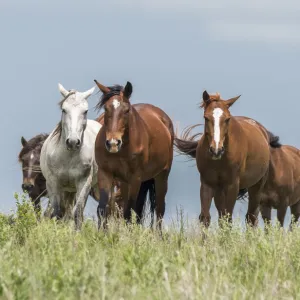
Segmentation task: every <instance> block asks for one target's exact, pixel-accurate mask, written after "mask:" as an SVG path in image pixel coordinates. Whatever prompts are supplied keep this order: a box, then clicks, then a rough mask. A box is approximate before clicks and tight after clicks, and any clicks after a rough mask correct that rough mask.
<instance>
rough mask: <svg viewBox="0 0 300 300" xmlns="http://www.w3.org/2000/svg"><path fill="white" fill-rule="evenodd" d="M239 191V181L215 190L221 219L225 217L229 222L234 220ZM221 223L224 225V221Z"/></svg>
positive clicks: (216, 203)
mask: <svg viewBox="0 0 300 300" xmlns="http://www.w3.org/2000/svg"><path fill="white" fill-rule="evenodd" d="M238 193H239V184H238V183H234V184H231V185H229V186H225V187H222V188H218V189H216V190H215V195H214V199H215V205H216V207H217V210H218V212H219V221H221V220H222V219H223V218H224V217H225V218H226V219H227V221H228V222H229V223H231V222H232V214H233V209H234V205H235V202H236V199H237V196H238ZM220 225H221V226H222V223H220Z"/></svg>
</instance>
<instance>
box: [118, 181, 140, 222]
mask: <svg viewBox="0 0 300 300" xmlns="http://www.w3.org/2000/svg"><path fill="white" fill-rule="evenodd" d="M133 177H134V178H135V179H134V180H131V181H130V184H125V183H124V184H122V185H121V193H122V199H123V203H124V207H123V211H124V218H125V220H126V221H127V222H128V221H130V220H131V210H132V209H133V210H134V211H135V212H136V200H137V197H138V194H139V191H140V187H141V183H142V182H141V180H140V179H137V178H136V176H133ZM123 196H124V198H123Z"/></svg>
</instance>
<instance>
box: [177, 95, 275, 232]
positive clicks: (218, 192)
mask: <svg viewBox="0 0 300 300" xmlns="http://www.w3.org/2000/svg"><path fill="white" fill-rule="evenodd" d="M239 97H240V96H237V97H234V98H231V99H228V100H223V99H221V97H220V94H216V95H210V94H208V93H207V91H204V92H203V102H202V104H201V107H202V108H204V119H205V124H204V134H203V135H202V136H201V138H200V139H199V141H195V140H193V139H189V138H188V137H187V136H185V137H183V138H181V139H180V138H177V137H176V138H175V146H176V147H177V149H178V151H179V152H180V153H183V154H186V155H189V156H191V157H193V158H196V161H197V168H198V170H199V173H200V180H201V187H200V201H201V214H200V216H199V219H200V221H201V222H203V223H204V224H205V225H206V226H209V224H210V213H209V209H210V206H211V201H212V198H213V197H214V201H215V205H216V208H217V210H218V213H219V218H222V217H223V216H225V215H228V219H229V221H230V222H231V220H232V213H233V209H234V205H235V202H236V199H237V196H238V194H239V192H240V191H241V190H245V189H246V188H247V189H248V193H249V202H248V211H247V214H246V220H247V222H248V223H249V224H251V225H254V226H256V225H257V222H258V221H257V216H258V213H259V204H260V199H261V192H262V189H263V186H264V184H265V182H266V180H267V176H268V170H269V163H270V147H271V148H277V147H279V143H278V139H279V138H278V137H275V136H274V135H273V134H272V133H271V132H269V131H268V130H267V129H265V128H264V127H263V126H262V125H261V124H260V123H258V122H256V121H255V120H253V119H250V118H247V117H234V116H232V115H231V114H230V111H229V108H230V107H231V106H232V105H233V104H234V103H235V102H236V101H237V100H238V99H239Z"/></svg>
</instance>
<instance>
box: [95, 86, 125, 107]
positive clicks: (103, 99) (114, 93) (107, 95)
mask: <svg viewBox="0 0 300 300" xmlns="http://www.w3.org/2000/svg"><path fill="white" fill-rule="evenodd" d="M108 88H109V90H110V91H109V92H108V93H105V94H103V95H102V96H101V98H100V100H99V102H98V103H97V105H96V107H95V109H96V110H98V111H99V110H100V109H101V108H102V107H103V106H104V105H105V103H106V102H107V101H108V100H109V99H110V98H111V97H112V96H118V95H120V93H121V92H122V91H123V90H124V87H123V86H122V85H119V84H115V85H113V86H109V87H108Z"/></svg>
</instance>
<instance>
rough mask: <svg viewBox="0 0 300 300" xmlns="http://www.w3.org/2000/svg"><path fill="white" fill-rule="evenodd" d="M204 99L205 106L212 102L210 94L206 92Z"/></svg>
mask: <svg viewBox="0 0 300 300" xmlns="http://www.w3.org/2000/svg"><path fill="white" fill-rule="evenodd" d="M202 99H203V101H204V103H205V104H208V103H209V102H210V98H209V93H208V92H207V91H206V90H205V91H204V92H203V95H202Z"/></svg>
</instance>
